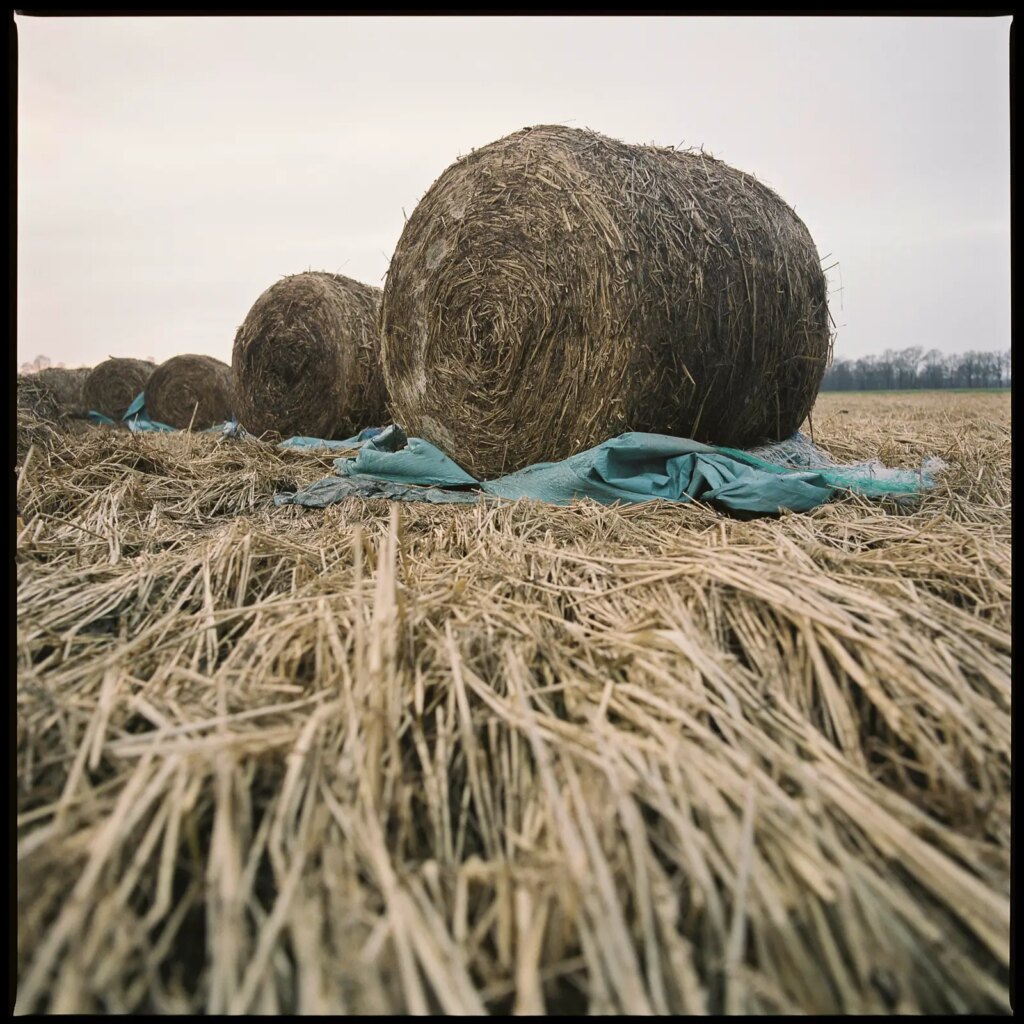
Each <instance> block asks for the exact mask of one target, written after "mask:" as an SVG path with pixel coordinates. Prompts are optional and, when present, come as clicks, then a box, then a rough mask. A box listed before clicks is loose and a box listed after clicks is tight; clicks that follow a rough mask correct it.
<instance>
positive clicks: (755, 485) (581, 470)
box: [275, 428, 836, 515]
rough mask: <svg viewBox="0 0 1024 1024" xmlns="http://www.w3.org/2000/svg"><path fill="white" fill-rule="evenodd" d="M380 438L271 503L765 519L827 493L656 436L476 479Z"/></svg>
mask: <svg viewBox="0 0 1024 1024" xmlns="http://www.w3.org/2000/svg"><path fill="white" fill-rule="evenodd" d="M384 433H385V434H387V433H388V432H387V431H385V432H384ZM401 436H403V435H401V432H400V431H398V430H397V428H396V432H395V433H392V434H390V435H389V437H390V440H391V442H392V444H393V443H394V440H395V438H396V437H401ZM387 440H388V438H386V437H384V435H380V436H378V437H377V438H374V439H373V440H372V441H370V442H368V443H366V444H364V445H363V447H362V448H361V449H360V450H359V452H358V454H357V455H356V456H348V457H342V458H338V459H335V460H334V463H335V466H336V476H334V477H327V478H325V479H323V480H320V481H317V483H315V484H312V485H311V486H309V487H306V488H303V489H301V490H299V491H297V492H295V493H294V494H279V495H277V497H276V498H275V501H276V502H277V503H278V504H280V505H284V504H296V505H309V506H312V507H317V508H322V507H323V506H324V505H325V504H330V503H331V502H333V501H341V500H343V499H344V498H346V497H350V496H352V495H354V494H358V495H359V496H362V497H386V498H391V499H392V500H399V501H428V502H434V503H438V502H439V501H443V502H445V503H448V502H450V501H453V500H454V501H456V502H458V503H460V504H462V503H466V502H468V501H473V500H481V499H482V498H483V497H485V496H488V495H489V496H494V497H500V498H513V499H514V498H534V499H537V500H539V501H545V502H548V503H550V504H555V505H567V504H569V503H570V502H572V501H574V500H576V499H579V498H593V499H594V500H595V501H598V502H600V503H601V504H603V505H612V504H615V503H616V502H626V503H635V502H642V501H652V500H655V499H658V498H660V499H663V500H667V501H674V502H679V503H685V502H689V501H695V500H696V501H704V502H708V503H710V504H712V505H715V506H718V507H720V508H723V509H726V510H729V511H732V512H742V513H755V514H769V515H770V514H776V513H779V512H782V511H785V510H789V511H793V512H805V511H808V510H809V509H812V508H815V507H816V506H818V505H820V504H822V503H823V502H826V501H828V500H829V499H830V498H832V497H833V496H834V494H835V492H836V488H835V487H833V486H832V485H831V484H830V483H829V482H828V481H827V480H825V479H824V478H823V477H822V476H821V474H820V473H818V472H814V471H803V470H792V469H787V468H785V467H781V466H776V465H773V464H771V463H768V462H761V461H760V460H756V459H750V458H746V457H741V458H737V457H735V456H734V455H732V454H724V453H723V450H721V449H718V448H715V447H713V446H710V445H705V444H701V443H700V442H697V441H691V440H689V439H687V438H679V437H668V436H666V435H663V434H645V433H639V432H630V433H626V434H622V435H620V436H619V437H615V438H612V439H610V440H608V441H605V442H604V443H603V444H600V445H597V446H596V447H594V448H590V449H588V450H587V451H585V452H580V453H579V454H578V455H573V456H571V457H570V458H568V459H563V460H562V461H561V462H547V463H538V464H537V465H534V466H528V467H527V468H526V469H522V470H519V471H518V472H516V473H511V474H509V475H507V476H503V477H499V478H498V479H496V480H488V481H483V482H480V481H477V480H475V479H474V478H473V477H472V476H470V474H468V473H466V472H465V471H464V470H463V469H462V468H461V467H459V466H458V464H457V463H455V462H454V461H453V460H452V459H450V458H449V457H448V456H447V455H445V454H444V453H443V452H441V451H440V450H439V449H438V448H436V447H435V446H434V445H432V444H430V443H429V442H428V441H424V440H423V439H422V438H410V439H408V442H407V444H406V445H405V446H401V447H391V446H390V445H388V444H386V443H385V444H381V443H380V442H382V441H385V442H386V441H387ZM739 454H740V455H742V454H743V453H739ZM418 485H426V486H418ZM474 485H475V486H476V487H478V488H479V491H465V490H462V491H452V490H444V491H442V494H444V495H445V497H443V498H440V497H439V495H438V494H437V493H436V492H437V489H438V488H451V487H453V486H454V487H462V488H465V487H467V486H474ZM398 488H400V490H399V489H398ZM454 495H458V497H457V498H456V497H454Z"/></svg>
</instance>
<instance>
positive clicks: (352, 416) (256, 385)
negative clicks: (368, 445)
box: [231, 271, 387, 438]
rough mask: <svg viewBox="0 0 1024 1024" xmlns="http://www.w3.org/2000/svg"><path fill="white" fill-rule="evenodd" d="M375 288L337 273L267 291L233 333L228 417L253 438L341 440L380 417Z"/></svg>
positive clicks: (296, 278) (303, 277)
mask: <svg viewBox="0 0 1024 1024" xmlns="http://www.w3.org/2000/svg"><path fill="white" fill-rule="evenodd" d="M380 296H381V290H380V289H379V288H371V287H370V286H369V285H365V284H360V282H358V281H353V280H352V279H351V278H348V277H342V276H341V275H339V274H327V273H322V272H317V271H310V272H307V273H303V274H294V275H292V276H290V277H285V278H283V279H282V280H280V281H278V282H277V284H275V285H272V286H271V287H270V288H268V289H267V290H266V291H265V292H264V293H263V294H262V295H261V296H260V297H259V298H258V299H257V300H256V303H255V305H254V306H253V307H252V309H251V310H250V311H249V315H248V316H247V317H246V318H245V322H244V323H243V324H242V326H241V327H240V328H239V329H238V333H237V335H236V336H235V345H234V350H233V353H232V357H231V369H232V371H233V374H234V378H235V415H236V416H237V417H238V421H239V423H241V424H242V426H244V427H245V428H246V429H247V430H249V431H250V432H251V433H254V434H262V433H264V432H266V431H273V432H275V433H278V434H280V435H282V436H284V437H288V436H292V435H296V434H301V435H306V436H309V437H324V438H344V437H348V436H351V435H352V434H354V433H356V432H357V431H358V430H360V429H361V428H362V427H367V426H379V425H381V424H382V423H383V422H384V421H385V419H386V417H387V413H386V404H387V394H386V392H385V389H384V379H383V374H382V372H381V369H380V356H379V334H378V313H379V309H380Z"/></svg>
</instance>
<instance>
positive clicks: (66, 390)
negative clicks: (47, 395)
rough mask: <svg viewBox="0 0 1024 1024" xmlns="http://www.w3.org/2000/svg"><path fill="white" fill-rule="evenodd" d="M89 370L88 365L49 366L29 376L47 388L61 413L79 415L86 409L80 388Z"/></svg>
mask: <svg viewBox="0 0 1024 1024" xmlns="http://www.w3.org/2000/svg"><path fill="white" fill-rule="evenodd" d="M91 372H92V371H91V370H90V368H89V367H88V366H81V367H69V366H51V367H47V368H46V369H45V370H40V371H39V372H38V373H34V374H32V375H31V376H32V378H33V379H34V380H35V382H36V383H37V384H39V385H40V386H41V387H44V388H47V389H49V391H50V392H51V393H52V395H53V398H54V400H55V401H56V403H57V407H58V410H59V412H60V413H61V414H62V415H64V416H81V415H83V414H84V413H85V412H86V411H87V410H86V409H85V408H84V406H83V402H82V389H83V387H84V386H85V382H86V380H87V379H88V377H89V374H90V373H91Z"/></svg>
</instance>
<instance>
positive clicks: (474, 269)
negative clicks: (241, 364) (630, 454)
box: [381, 125, 831, 476]
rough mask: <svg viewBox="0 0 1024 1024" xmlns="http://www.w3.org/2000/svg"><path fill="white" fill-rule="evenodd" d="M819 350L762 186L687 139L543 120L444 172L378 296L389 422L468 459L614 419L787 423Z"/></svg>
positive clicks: (811, 394) (790, 242)
mask: <svg viewBox="0 0 1024 1024" xmlns="http://www.w3.org/2000/svg"><path fill="white" fill-rule="evenodd" d="M830 349H831V331H830V327H829V314H828V308H827V302H826V281H825V275H824V273H823V271H822V269H821V264H820V260H819V258H818V253H817V250H816V249H815V246H814V242H813V241H812V239H811V236H810V234H809V233H808V231H807V228H806V227H805V226H804V224H803V222H802V221H801V220H800V218H799V217H797V215H796V214H795V213H794V212H793V210H792V209H791V208H790V207H789V206H787V205H786V203H784V202H783V201H782V199H780V198H779V197H778V196H777V195H776V194H775V193H774V192H773V191H771V190H770V189H769V188H767V187H765V186H764V185H762V184H761V183H760V182H758V181H757V180H756V179H755V178H753V177H751V176H750V175H749V174H744V173H743V172H741V171H738V170H736V169H734V168H732V167H730V166H728V165H727V164H725V163H722V162H721V161H719V160H715V159H714V158H712V157H711V156H708V155H707V154H705V153H703V152H678V151H676V150H674V149H662V148H655V147H652V146H633V145H626V144H625V143H622V142H618V141H615V140H613V139H609V138H605V137H604V136H602V135H598V134H596V133H594V132H591V131H583V130H579V129H575V128H566V127H562V126H558V125H546V126H541V127H536V128H527V129H523V130H522V131H519V132H516V133H515V134H513V135H510V136H507V137H506V138H503V139H500V140H498V141H497V142H494V143H492V144H490V145H488V146H484V147H483V148H481V149H478V150H476V151H474V152H472V153H471V154H469V155H468V156H465V157H462V158H461V159H460V160H458V161H457V162H456V163H455V164H453V165H452V166H451V167H449V168H448V170H446V171H445V172H444V174H442V175H441V177H440V178H439V179H438V180H437V181H436V182H435V183H434V184H433V185H432V186H431V187H430V189H429V190H428V191H427V193H426V195H425V196H424V197H423V199H422V200H421V201H420V203H419V205H418V206H417V207H416V209H415V211H414V212H413V214H412V216H411V217H410V218H409V220H408V222H407V223H406V225H405V229H404V231H403V232H402V236H401V239H400V240H399V243H398V246H397V248H396V250H395V254H394V257H393V259H392V261H391V267H390V270H389V272H388V277H387V282H386V284H385V288H384V297H383V302H382V309H381V358H382V362H383V367H384V375H385V380H386V382H387V387H388V392H389V396H390V400H391V406H392V411H393V413H394V415H395V418H396V420H397V421H398V422H400V423H401V424H402V425H403V426H404V427H405V428H406V429H407V430H408V431H409V432H410V433H413V434H418V435H419V436H422V437H424V438H427V439H428V440H431V441H433V442H435V443H436V444H438V445H440V446H441V447H442V448H444V449H446V450H447V451H448V452H449V454H452V455H453V456H455V457H456V458H458V459H459V461H461V462H462V464H463V465H465V466H466V468H468V469H470V470H471V471H473V472H475V473H476V474H477V475H478V476H479V475H484V476H489V475H496V474H498V473H500V472H502V471H510V470H516V469H520V468H522V467H523V466H524V465H527V464H529V463H532V462H537V461H542V460H555V459H562V458H565V457H567V456H569V455H572V454H574V453H576V452H578V451H581V450H583V449H585V448H588V447H591V446H592V445H595V444H597V443H599V442H601V441H603V440H605V439H606V438H608V437H610V436H613V435H615V434H618V433H620V432H622V431H624V430H644V431H652V432H656V433H665V434H674V435H681V436H685V437H692V438H695V439H697V440H702V441H709V442H712V443H718V444H729V445H739V446H743V445H748V444H753V443H757V442H759V441H763V440H777V439H779V438H783V437H786V436H789V435H790V434H791V433H792V432H793V431H794V430H795V429H796V428H797V427H798V426H799V425H800V423H801V422H802V421H803V420H804V418H805V417H806V415H807V413H808V411H809V410H810V408H811V406H812V405H813V402H814V399H815V396H816V395H817V392H818V388H819V386H820V383H821V378H822V375H823V374H824V371H825V366H826V363H827V360H828V357H829V353H830Z"/></svg>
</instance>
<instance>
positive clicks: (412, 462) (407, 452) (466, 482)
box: [334, 425, 478, 487]
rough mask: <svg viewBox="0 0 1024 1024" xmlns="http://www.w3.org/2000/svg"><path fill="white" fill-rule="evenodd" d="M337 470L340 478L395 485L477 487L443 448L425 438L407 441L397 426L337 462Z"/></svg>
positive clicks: (408, 438)
mask: <svg viewBox="0 0 1024 1024" xmlns="http://www.w3.org/2000/svg"><path fill="white" fill-rule="evenodd" d="M334 467H335V472H336V473H337V474H338V475H339V476H343V477H366V478H370V479H373V480H379V481H383V482H390V483H396V484H417V485H421V486H427V487H467V486H469V487H472V486H475V485H476V484H477V483H478V481H477V479H476V478H475V477H472V476H470V475H469V474H468V473H467V472H466V471H465V470H464V469H463V468H462V467H461V466H460V465H459V464H458V463H456V462H453V461H452V460H451V459H450V458H448V456H447V455H445V453H444V452H442V451H441V450H440V448H436V447H434V445H432V444H431V443H430V442H429V441H424V440H423V439H422V438H419V437H407V436H406V434H405V431H404V430H402V428H401V427H397V426H394V425H392V426H390V427H388V428H387V429H386V430H383V431H382V432H381V433H379V434H377V435H376V436H375V437H371V438H370V439H368V440H367V441H365V442H364V444H363V445H362V446H361V448H360V449H359V454H358V455H356V456H355V457H352V456H348V457H344V456H343V457H342V458H340V459H335V460H334Z"/></svg>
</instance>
